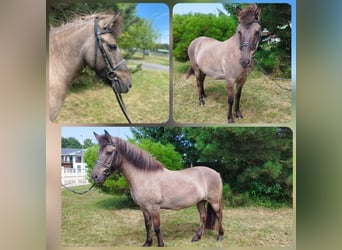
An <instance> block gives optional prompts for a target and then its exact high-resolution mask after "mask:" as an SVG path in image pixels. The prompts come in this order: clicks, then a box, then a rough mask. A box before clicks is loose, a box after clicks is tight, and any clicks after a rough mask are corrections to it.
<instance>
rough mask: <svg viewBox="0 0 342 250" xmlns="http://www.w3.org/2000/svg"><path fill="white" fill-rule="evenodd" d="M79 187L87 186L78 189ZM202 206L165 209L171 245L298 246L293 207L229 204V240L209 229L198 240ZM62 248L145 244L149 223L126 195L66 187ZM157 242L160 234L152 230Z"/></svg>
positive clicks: (163, 224)
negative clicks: (295, 239)
mask: <svg viewBox="0 0 342 250" xmlns="http://www.w3.org/2000/svg"><path fill="white" fill-rule="evenodd" d="M76 189H78V190H85V189H87V187H86V186H81V187H76ZM198 223H199V215H198V212H197V208H196V207H195V206H194V207H190V208H187V209H182V210H178V211H173V210H161V227H162V230H163V236H164V242H165V245H166V246H174V247H177V246H178V247H180V246H181V247H184V246H191V247H269V246H272V247H290V246H293V239H294V237H293V234H294V229H293V226H294V223H293V211H292V209H291V208H280V209H266V208H259V207H249V208H225V209H224V211H223V228H224V230H225V235H224V239H223V241H221V242H217V241H216V237H217V231H216V230H215V231H208V230H206V231H205V232H204V234H203V237H202V239H201V240H200V241H199V242H196V243H192V242H191V238H192V236H193V235H194V233H195V230H196V229H197V227H198ZM61 224H62V229H61V232H62V246H64V247H81V246H83V247H84V246H88V247H122V246H133V247H137V246H142V244H143V243H144V241H145V236H146V233H145V225H144V220H143V216H142V212H141V210H140V209H139V208H138V207H136V206H132V203H130V201H129V200H127V198H125V197H120V196H114V195H108V194H104V193H100V192H99V191H98V190H94V191H91V192H89V193H87V194H85V195H83V196H79V195H75V194H73V193H71V192H69V191H67V190H62V223H61ZM153 241H154V243H153V246H156V242H157V240H156V237H155V235H154V233H153Z"/></svg>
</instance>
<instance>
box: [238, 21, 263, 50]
mask: <svg viewBox="0 0 342 250" xmlns="http://www.w3.org/2000/svg"><path fill="white" fill-rule="evenodd" d="M252 23H258V24H260V22H259V21H258V20H254V21H253V22H252ZM260 40H261V35H260V36H259V37H258V40H257V42H256V43H251V42H249V41H247V42H241V41H240V50H242V48H243V47H248V48H250V49H251V50H254V51H255V50H256V49H257V48H258V45H259V42H260Z"/></svg>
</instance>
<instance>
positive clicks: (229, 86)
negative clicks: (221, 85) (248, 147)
mask: <svg viewBox="0 0 342 250" xmlns="http://www.w3.org/2000/svg"><path fill="white" fill-rule="evenodd" d="M227 90H228V115H227V119H228V123H233V122H234V120H233V114H232V108H233V104H234V85H233V84H230V83H227Z"/></svg>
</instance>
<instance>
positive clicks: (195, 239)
mask: <svg viewBox="0 0 342 250" xmlns="http://www.w3.org/2000/svg"><path fill="white" fill-rule="evenodd" d="M200 239H201V237H200V236H198V235H197V234H196V235H195V236H194V237H192V240H191V242H196V241H199V240H200Z"/></svg>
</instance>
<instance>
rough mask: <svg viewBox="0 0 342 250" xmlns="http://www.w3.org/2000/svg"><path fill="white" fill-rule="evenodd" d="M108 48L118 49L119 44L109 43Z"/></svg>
mask: <svg viewBox="0 0 342 250" xmlns="http://www.w3.org/2000/svg"><path fill="white" fill-rule="evenodd" d="M108 48H109V50H116V49H117V46H116V44H108Z"/></svg>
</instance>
